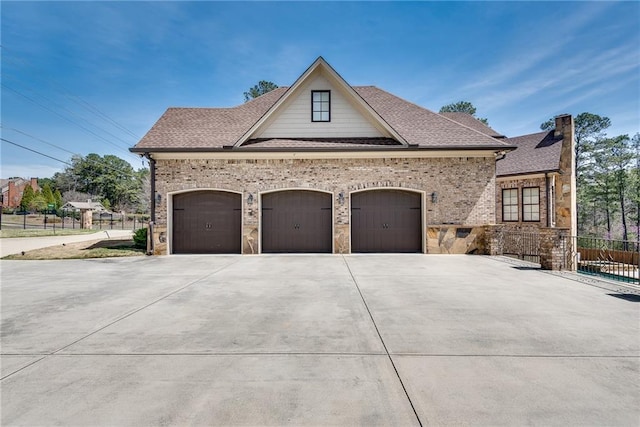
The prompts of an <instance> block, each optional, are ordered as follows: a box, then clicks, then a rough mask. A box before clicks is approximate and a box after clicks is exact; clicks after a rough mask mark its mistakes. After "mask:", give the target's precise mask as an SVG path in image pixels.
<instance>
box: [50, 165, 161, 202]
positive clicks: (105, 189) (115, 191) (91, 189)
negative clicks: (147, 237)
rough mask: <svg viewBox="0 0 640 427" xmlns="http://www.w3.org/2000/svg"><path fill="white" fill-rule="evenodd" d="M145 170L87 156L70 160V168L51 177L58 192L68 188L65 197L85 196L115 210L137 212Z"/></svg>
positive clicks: (142, 193)
mask: <svg viewBox="0 0 640 427" xmlns="http://www.w3.org/2000/svg"><path fill="white" fill-rule="evenodd" d="M148 173H149V171H148V169H146V168H142V169H140V170H137V171H136V170H134V169H133V167H132V166H131V165H130V164H129V163H128V162H127V161H125V160H123V159H121V158H119V157H117V156H114V155H105V156H104V157H102V156H100V155H98V154H95V153H91V154H88V155H87V156H86V157H82V156H73V157H72V158H71V166H68V167H67V168H66V169H65V171H64V172H62V173H58V174H56V175H54V181H55V183H56V186H57V187H58V188H63V189H64V188H68V189H69V190H67V191H65V194H67V193H71V192H75V193H76V194H77V193H88V194H90V195H91V197H89V198H93V199H96V200H103V199H108V200H109V202H110V203H111V206H112V207H113V208H117V209H118V210H129V211H138V208H139V205H140V203H141V199H142V197H143V196H144V188H143V182H144V177H145V176H147V175H148Z"/></svg>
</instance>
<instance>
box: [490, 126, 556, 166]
mask: <svg viewBox="0 0 640 427" xmlns="http://www.w3.org/2000/svg"><path fill="white" fill-rule="evenodd" d="M553 134H554V131H544V132H538V133H533V134H530V135H523V136H518V137H515V138H509V139H508V140H507V142H509V143H510V144H512V145H515V146H517V147H518V148H517V149H515V150H513V151H510V152H509V153H507V154H506V155H505V157H504V158H502V159H500V160H498V161H497V162H496V176H508V175H518V174H526V173H539V172H549V171H556V170H558V169H559V168H560V152H561V149H562V137H554V136H553Z"/></svg>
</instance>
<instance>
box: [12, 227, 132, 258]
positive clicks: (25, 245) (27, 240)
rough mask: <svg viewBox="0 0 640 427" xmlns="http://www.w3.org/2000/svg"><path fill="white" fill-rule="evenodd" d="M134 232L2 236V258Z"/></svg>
mask: <svg viewBox="0 0 640 427" xmlns="http://www.w3.org/2000/svg"><path fill="white" fill-rule="evenodd" d="M132 234H133V232H132V231H131V230H102V231H96V232H95V233H90V234H73V235H69V236H50V237H14V238H2V239H0V258H1V257H4V256H7V255H12V254H19V253H21V252H22V251H25V252H26V251H32V250H34V249H40V248H46V247H49V246H57V245H61V244H63V243H75V242H86V241H89V240H97V239H123V238H125V237H131V236H132Z"/></svg>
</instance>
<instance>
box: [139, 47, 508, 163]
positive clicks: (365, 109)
mask: <svg viewBox="0 0 640 427" xmlns="http://www.w3.org/2000/svg"><path fill="white" fill-rule="evenodd" d="M313 73H316V74H317V73H323V75H324V76H326V77H327V78H328V79H329V80H330V81H331V83H332V84H334V85H336V87H337V88H338V89H339V90H341V91H342V92H343V95H345V96H347V97H349V99H350V100H351V102H353V105H355V106H357V108H358V109H359V111H361V113H362V114H363V116H365V117H367V120H370V121H372V122H373V123H375V124H376V126H378V128H379V129H382V130H383V131H384V132H382V135H383V136H385V137H384V138H368V139H362V140H360V141H357V142H354V139H353V138H333V139H332V140H331V141H329V140H327V139H324V138H282V137H277V138H268V139H263V138H260V139H258V138H255V137H253V135H254V134H256V135H259V133H260V132H259V131H260V130H261V129H262V128H264V126H267V125H268V119H269V118H270V117H271V116H272V115H274V114H277V113H278V111H279V109H281V108H285V106H286V101H287V98H291V97H292V96H294V95H295V94H296V93H298V92H296V91H301V90H303V87H304V85H303V83H304V79H305V78H307V77H309V76H311V75H312V74H313ZM316 74H313V75H316ZM494 133H495V132H494ZM334 136H340V135H334ZM381 140H385V143H384V144H381ZM392 142H395V143H392ZM398 146H401V147H398ZM293 148H295V149H309V150H323V149H331V150H339V149H351V150H353V149H358V150H361V149H381V148H382V149H397V148H421V149H436V150H438V149H440V150H442V149H449V150H452V149H486V150H493V149H495V150H503V149H506V150H508V149H510V148H512V147H511V146H510V145H509V144H507V143H505V142H504V141H500V140H497V139H494V138H492V137H491V136H490V135H488V134H487V133H486V132H481V131H479V130H477V129H474V128H472V127H470V126H467V125H464V124H460V123H459V122H457V121H454V120H450V119H449V118H447V117H445V116H442V115H440V114H437V113H434V112H432V111H430V110H427V109H426V108H423V107H420V106H418V105H416V104H413V103H411V102H408V101H406V100H404V99H402V98H399V97H397V96H395V95H392V94H390V93H388V92H385V91H384V90H381V89H378V88H377V87H375V86H349V85H348V84H347V83H346V82H344V80H343V79H342V77H340V76H339V75H338V74H337V73H335V71H334V70H333V69H332V68H331V67H330V66H329V65H328V64H327V63H326V62H325V61H324V60H323V59H322V58H318V60H316V61H315V62H314V64H313V65H312V66H311V67H309V69H307V71H305V73H303V74H302V76H301V77H300V78H299V79H298V80H296V82H295V83H294V85H293V86H291V87H290V88H287V87H280V88H278V89H275V90H273V91H271V92H268V93H266V94H265V95H262V96H260V97H258V98H255V99H253V100H251V101H249V102H247V103H245V104H243V105H239V106H237V107H232V108H169V109H168V110H167V111H166V112H165V113H164V114H163V115H162V117H160V119H159V120H158V121H157V122H156V123H155V124H154V125H153V127H152V128H151V129H150V130H149V132H147V134H146V135H145V136H144V137H143V138H142V139H141V140H140V142H139V143H138V144H137V145H136V146H135V147H134V148H132V149H131V151H133V152H137V153H145V152H160V151H166V152H180V151H218V150H230V149H234V150H243V149H251V150H260V149H264V150H267V151H269V150H275V149H279V150H290V149H293Z"/></svg>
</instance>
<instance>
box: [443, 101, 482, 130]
mask: <svg viewBox="0 0 640 427" xmlns="http://www.w3.org/2000/svg"><path fill="white" fill-rule="evenodd" d="M439 112H440V113H467V114H470V115H472V116H473V117H475V118H476V119H477V120H479V121H481V122H482V123H484V124H485V125H487V126H489V121H488V120H487V119H481V118H479V117H476V107H474V106H473V104H472V103H470V102H469V101H458V102H454V103H452V104H448V105H445V106H443V107H442V108H440V111H439Z"/></svg>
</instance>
